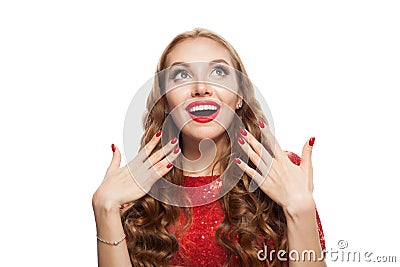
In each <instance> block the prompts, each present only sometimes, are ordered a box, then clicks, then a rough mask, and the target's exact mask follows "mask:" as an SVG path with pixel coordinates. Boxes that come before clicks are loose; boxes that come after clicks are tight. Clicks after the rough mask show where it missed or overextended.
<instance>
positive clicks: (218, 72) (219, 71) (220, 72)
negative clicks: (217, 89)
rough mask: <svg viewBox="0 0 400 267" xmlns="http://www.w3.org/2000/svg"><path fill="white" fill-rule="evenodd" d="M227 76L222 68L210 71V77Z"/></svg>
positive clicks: (226, 72) (218, 67)
mask: <svg viewBox="0 0 400 267" xmlns="http://www.w3.org/2000/svg"><path fill="white" fill-rule="evenodd" d="M227 74H229V72H228V71H227V69H226V68H225V67H223V66H217V67H215V68H214V69H213V70H212V71H211V74H210V75H211V76H225V75H227Z"/></svg>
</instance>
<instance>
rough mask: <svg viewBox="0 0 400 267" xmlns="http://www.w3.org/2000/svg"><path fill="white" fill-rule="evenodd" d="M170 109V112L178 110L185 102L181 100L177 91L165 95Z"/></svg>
mask: <svg viewBox="0 0 400 267" xmlns="http://www.w3.org/2000/svg"><path fill="white" fill-rule="evenodd" d="M165 97H166V99H167V103H168V107H169V111H171V110H173V109H174V108H176V107H177V106H178V105H179V104H180V103H182V101H183V100H181V99H180V94H179V93H178V92H177V91H176V90H175V91H172V92H169V93H167V94H166V95H165Z"/></svg>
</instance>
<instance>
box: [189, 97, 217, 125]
mask: <svg viewBox="0 0 400 267" xmlns="http://www.w3.org/2000/svg"><path fill="white" fill-rule="evenodd" d="M199 105H211V106H215V107H217V111H216V112H214V113H213V114H211V115H210V116H195V115H193V114H192V113H190V112H189V110H190V109H191V108H192V107H194V106H199ZM220 109H221V106H220V105H219V104H218V103H217V102H215V101H212V100H196V101H193V102H192V103H190V104H189V105H188V106H187V107H186V112H187V113H188V114H189V116H190V118H192V120H194V121H196V122H200V123H207V122H210V121H213V120H214V119H215V118H216V117H217V115H218V113H219V111H220Z"/></svg>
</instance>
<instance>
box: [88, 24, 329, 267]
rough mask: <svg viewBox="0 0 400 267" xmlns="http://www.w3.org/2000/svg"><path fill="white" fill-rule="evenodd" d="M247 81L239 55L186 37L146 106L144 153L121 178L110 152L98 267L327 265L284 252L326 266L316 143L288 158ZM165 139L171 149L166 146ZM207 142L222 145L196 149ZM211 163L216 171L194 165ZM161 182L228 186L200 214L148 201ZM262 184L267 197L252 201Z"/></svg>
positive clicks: (96, 203)
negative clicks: (318, 209)
mask: <svg viewBox="0 0 400 267" xmlns="http://www.w3.org/2000/svg"><path fill="white" fill-rule="evenodd" d="M191 62H192V63H191ZM234 71H236V73H235V74H234V75H232V72H234ZM228 74H231V75H228ZM200 76H201V78H199V77H200ZM246 77H247V74H246V70H245V68H244V66H243V64H242V62H241V60H240V58H239V56H238V54H237V53H236V51H235V50H234V48H233V47H232V46H231V45H230V44H229V43H228V42H227V41H226V40H224V39H223V38H222V37H220V36H218V35H217V34H215V33H213V32H211V31H208V30H205V29H195V30H193V31H189V32H185V33H183V34H180V35H178V36H177V37H175V38H174V39H173V41H172V42H171V43H170V44H169V45H168V46H167V48H166V49H165V51H164V53H163V54H162V56H161V58H160V61H159V64H158V67H157V76H156V80H155V83H154V86H153V88H152V91H151V93H150V95H149V97H148V102H147V112H146V114H145V116H144V120H143V124H144V129H145V133H144V135H143V138H142V144H141V150H140V151H139V153H138V155H137V156H136V157H135V158H134V159H133V160H132V161H131V162H129V163H128V165H127V166H125V167H122V168H120V162H121V154H120V151H119V149H118V148H117V147H116V146H115V145H112V151H113V153H114V154H113V159H112V161H111V164H110V166H109V168H108V170H107V173H106V175H105V178H104V180H103V182H102V184H101V185H100V187H99V188H98V190H97V191H96V192H95V194H94V195H93V209H94V213H95V219H96V226H97V236H98V261H99V266H224V264H225V266H291V267H294V266H325V262H324V261H323V260H319V261H317V260H307V259H301V258H300V259H298V260H296V259H295V257H294V256H295V253H292V254H290V253H287V254H286V255H285V256H284V255H283V254H282V253H278V252H279V251H281V252H282V251H286V252H290V251H297V252H298V254H299V255H301V254H302V253H303V252H304V251H314V252H315V256H316V257H318V258H321V255H322V251H323V249H324V246H325V244H324V239H323V233H322V228H321V226H320V223H319V218H318V214H317V213H316V209H315V203H314V200H313V196H312V191H313V181H312V164H311V151H312V146H313V144H314V140H315V139H314V138H310V139H309V140H308V141H307V142H306V143H305V145H304V148H303V152H302V160H301V161H300V158H299V157H297V156H296V155H295V154H293V153H286V152H284V151H282V149H281V148H280V147H279V144H278V143H277V142H276V140H275V139H274V136H273V135H272V133H271V131H270V129H269V127H268V123H267V120H266V118H265V116H264V115H263V113H262V110H261V108H260V105H259V103H258V101H257V100H256V99H255V97H254V90H253V88H252V86H251V83H250V82H249V81H248V79H247V78H246ZM229 79H231V80H229ZM232 81H234V82H232ZM213 82H215V83H213ZM227 84H229V85H230V86H225V85H227ZM233 84H236V85H237V86H235V85H233ZM228 87H229V88H231V89H230V90H227V88H228ZM232 87H233V89H232ZM202 101H203V102H202ZM204 101H205V102H204ZM206 109H209V110H211V111H209V113H207V114H200V113H199V110H206ZM216 110H217V111H218V112H219V113H218V114H217V115H216V113H217V112H216ZM196 112H197V113H196ZM203 112H204V111H203ZM210 114H211V115H210ZM218 118H219V119H218ZM168 121H169V122H170V123H169V124H168V125H167V122H168ZM165 125H167V126H165ZM161 128H162V130H161ZM232 137H233V138H232ZM161 139H163V140H166V139H167V140H168V141H169V142H168V143H167V144H165V145H164V146H162V144H161V142H160V140H161ZM204 139H209V140H212V141H213V142H214V144H215V146H212V145H204V144H203V147H202V149H199V147H201V141H202V140H204ZM232 139H233V140H235V142H231V141H232ZM211 153H215V157H214V158H213V159H212V161H211V162H210V161H209V158H207V157H205V160H204V161H202V160H200V161H199V160H198V159H204V155H209V154H211ZM202 156H203V157H202ZM247 157H248V158H249V161H247ZM204 162H207V163H211V164H203V163H204ZM132 177H133V178H134V179H132ZM161 177H164V178H163V180H164V179H165V180H166V181H169V182H171V183H172V184H175V185H179V186H183V187H184V188H189V187H199V186H204V185H208V184H210V183H212V182H213V181H215V180H216V179H220V178H221V177H222V180H221V181H222V186H221V188H219V189H218V192H220V191H224V190H225V191H224V192H225V193H223V194H220V195H219V197H221V198H220V199H218V197H216V198H214V199H213V200H212V201H208V202H207V203H205V204H204V205H200V206H195V205H193V206H190V205H187V206H185V205H180V206H179V205H171V204H170V202H168V201H160V198H155V197H154V194H151V195H150V194H147V193H149V191H150V192H153V191H154V188H155V187H156V186H155V187H153V188H152V186H153V185H154V184H155V183H157V182H158V181H161V180H160V178H161ZM232 177H233V178H232ZM232 181H233V182H232ZM254 181H255V182H257V184H258V185H259V187H258V188H256V189H255V190H252V189H251V188H250V187H251V186H252V183H254ZM226 188H228V189H229V190H228V191H227V190H226ZM155 192H158V191H155ZM170 195H171V194H170ZM172 195H174V194H172ZM167 198H168V197H167ZM170 198H171V197H170ZM172 198H173V197H172ZM169 200H171V199H169ZM188 201H189V203H192V202H193V201H196V199H195V198H189V200H188ZM121 207H122V208H121ZM125 237H126V238H125ZM271 251H273V253H271ZM274 252H275V253H274ZM289 255H291V256H292V257H289ZM306 258H307V257H306Z"/></svg>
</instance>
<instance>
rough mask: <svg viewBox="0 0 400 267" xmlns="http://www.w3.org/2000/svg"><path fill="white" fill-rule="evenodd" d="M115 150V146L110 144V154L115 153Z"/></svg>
mask: <svg viewBox="0 0 400 267" xmlns="http://www.w3.org/2000/svg"><path fill="white" fill-rule="evenodd" d="M115 149H116V147H115V145H114V144H111V150H112V152H115Z"/></svg>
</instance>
